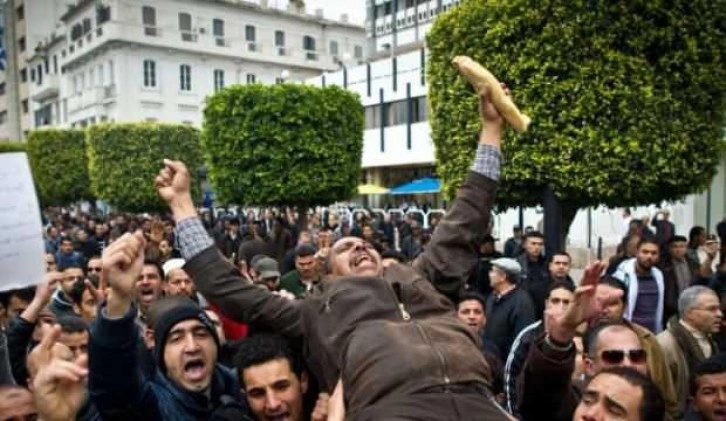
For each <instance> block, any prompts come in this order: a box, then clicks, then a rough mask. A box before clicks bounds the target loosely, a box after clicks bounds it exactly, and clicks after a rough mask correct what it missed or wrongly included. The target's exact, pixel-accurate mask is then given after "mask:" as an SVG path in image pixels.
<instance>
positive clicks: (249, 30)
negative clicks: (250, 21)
mask: <svg viewBox="0 0 726 421" xmlns="http://www.w3.org/2000/svg"><path fill="white" fill-rule="evenodd" d="M256 35H257V34H256V31H255V27H254V26H252V25H246V26H245V40H246V41H247V42H255V39H256V38H257V37H256Z"/></svg>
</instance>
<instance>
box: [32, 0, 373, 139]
mask: <svg viewBox="0 0 726 421" xmlns="http://www.w3.org/2000/svg"><path fill="white" fill-rule="evenodd" d="M25 1H26V2H28V1H32V0H25ZM365 43H366V40H365V31H364V29H363V28H362V27H359V26H356V25H352V24H350V23H348V22H347V17H346V16H342V17H341V20H339V21H332V20H328V19H324V18H323V17H322V11H321V10H317V11H316V13H315V14H314V15H309V14H306V12H305V10H304V9H300V8H294V7H290V8H288V10H279V9H276V8H272V7H268V6H267V3H266V2H265V1H262V2H260V3H251V2H247V1H240V0H237V1H235V0H216V1H215V0H141V1H139V0H103V1H97V0H80V1H78V2H76V3H75V4H74V5H73V6H72V7H70V8H68V10H67V11H66V12H65V13H64V14H63V15H62V16H60V25H59V27H58V28H56V30H55V32H53V33H48V34H47V36H46V37H45V38H44V39H43V41H42V43H41V45H39V46H38V48H37V49H36V50H35V52H34V54H33V56H32V57H29V58H28V60H27V61H28V68H29V69H30V70H29V71H30V72H31V73H30V76H29V79H30V84H29V91H30V97H31V99H32V105H30V108H31V110H30V112H31V115H32V116H33V119H32V123H33V124H32V128H39V127H44V126H59V127H85V126H87V125H89V124H94V123H97V122H103V121H109V122H135V121H159V122H168V123H185V124H190V125H193V126H197V127H198V126H200V125H201V122H202V112H203V108H204V100H205V98H206V97H207V96H208V95H210V94H212V93H214V92H215V91H216V90H218V89H221V88H223V87H224V86H227V85H231V84H240V83H241V84H246V83H255V82H262V83H280V82H283V81H284V80H291V81H295V80H304V79H306V78H310V77H314V76H316V75H319V74H320V73H322V72H324V71H332V70H335V69H338V68H339V67H340V64H339V63H340V62H341V60H342V59H341V57H343V56H345V57H350V58H351V60H355V61H356V62H358V61H359V62H363V60H364V58H365Z"/></svg>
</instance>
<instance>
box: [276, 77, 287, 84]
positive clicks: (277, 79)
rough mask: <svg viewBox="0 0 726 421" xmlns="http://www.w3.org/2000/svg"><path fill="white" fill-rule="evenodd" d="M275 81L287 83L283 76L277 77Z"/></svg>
mask: <svg viewBox="0 0 726 421" xmlns="http://www.w3.org/2000/svg"><path fill="white" fill-rule="evenodd" d="M275 83H276V84H277V85H282V84H283V83H285V79H283V78H281V77H276V78H275Z"/></svg>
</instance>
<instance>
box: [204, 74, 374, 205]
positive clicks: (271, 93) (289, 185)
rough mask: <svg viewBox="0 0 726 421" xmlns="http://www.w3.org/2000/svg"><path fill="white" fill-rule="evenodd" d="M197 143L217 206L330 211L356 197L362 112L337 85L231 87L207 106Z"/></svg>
mask: <svg viewBox="0 0 726 421" xmlns="http://www.w3.org/2000/svg"><path fill="white" fill-rule="evenodd" d="M202 141H203V143H204V149H205V158H206V163H207V168H208V170H209V179H210V181H211V183H212V186H213V188H214V191H215V193H216V194H217V198H218V200H219V201H220V202H222V203H226V204H240V205H242V204H244V205H295V206H298V207H299V208H301V209H302V208H306V207H309V206H315V205H327V204H330V203H333V202H336V201H340V200H346V199H349V198H350V197H352V196H353V195H354V194H355V189H356V186H357V184H358V179H359V177H360V168H361V155H362V151H363V108H362V106H361V104H360V102H359V99H358V97H357V96H356V95H355V94H353V93H351V92H348V91H346V90H344V89H341V88H339V87H336V86H330V87H326V88H317V87H312V86H305V85H295V84H280V85H269V86H263V85H258V84H254V85H244V86H242V85H237V86H232V87H229V88H227V89H223V90H221V91H219V92H217V93H216V94H215V95H214V96H212V97H210V98H208V99H207V105H206V108H205V110H204V128H203V133H202Z"/></svg>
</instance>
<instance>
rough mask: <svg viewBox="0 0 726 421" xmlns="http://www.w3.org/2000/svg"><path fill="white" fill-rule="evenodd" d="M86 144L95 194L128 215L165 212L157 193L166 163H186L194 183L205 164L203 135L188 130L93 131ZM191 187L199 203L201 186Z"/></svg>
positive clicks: (121, 127) (141, 126)
mask: <svg viewBox="0 0 726 421" xmlns="http://www.w3.org/2000/svg"><path fill="white" fill-rule="evenodd" d="M86 143H87V148H88V165H89V174H90V177H91V187H92V190H93V192H94V193H95V194H96V196H97V197H98V198H99V199H103V200H106V201H108V202H109V203H110V204H111V205H112V206H114V207H116V208H118V209H120V210H124V211H129V212H151V211H157V210H164V209H166V206H165V205H164V204H163V203H162V201H161V199H160V198H159V196H158V194H157V193H156V189H155V188H154V178H155V177H156V175H157V174H158V172H159V170H160V169H161V168H162V161H163V159H164V158H170V159H175V160H181V161H184V163H185V164H187V166H188V167H189V170H190V172H191V173H192V176H193V178H196V173H197V170H198V169H199V168H200V165H201V161H202V155H201V152H200V148H199V132H198V130H196V129H194V128H193V127H189V126H183V125H167V124H151V123H131V124H100V125H94V126H91V127H90V128H89V129H88V130H87V131H86ZM192 186H193V187H194V196H195V199H198V198H199V186H198V184H197V183H196V182H193V183H192Z"/></svg>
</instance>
